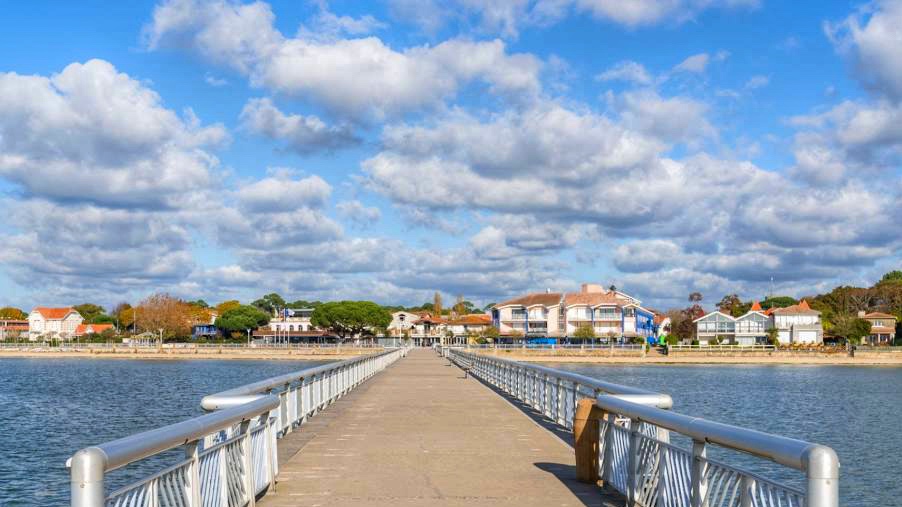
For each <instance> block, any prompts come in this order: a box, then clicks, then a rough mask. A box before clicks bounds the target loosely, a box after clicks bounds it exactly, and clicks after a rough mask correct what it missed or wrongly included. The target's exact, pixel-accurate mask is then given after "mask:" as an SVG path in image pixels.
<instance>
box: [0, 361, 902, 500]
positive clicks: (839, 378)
mask: <svg viewBox="0 0 902 507" xmlns="http://www.w3.org/2000/svg"><path fill="white" fill-rule="evenodd" d="M313 364H316V363H312V362H280V361H204V360H192V361H131V360H91V361H85V360H71V359H58V360H55V359H0V505H2V506H35V505H68V498H69V490H68V487H69V484H68V470H67V469H66V468H65V461H66V459H67V458H68V457H69V456H71V455H72V453H73V452H75V451H76V450H78V449H80V448H83V447H86V446H89V445H93V444H97V443H100V442H103V441H107V440H111V439H114V438H119V437H122V436H125V435H129V434H132V433H135V432H138V431H141V430H145V429H150V428H154V427H158V426H160V425H163V424H167V423H171V422H176V421H179V420H182V419H184V418H186V417H189V416H193V415H198V414H200V413H201V411H200V409H199V407H198V403H199V401H200V399H201V397H203V396H204V395H206V394H210V393H213V392H217V391H220V390H223V389H227V388H229V387H234V386H237V385H241V384H245V383H247V382H252V381H256V380H260V379H263V378H266V377H269V376H273V375H277V374H281V373H286V372H289V371H294V370H298V369H302V368H305V367H308V366H311V365H313ZM549 366H552V367H556V368H561V369H568V370H573V371H577V372H579V373H582V374H585V375H589V376H594V377H598V378H603V379H605V380H609V381H612V382H619V383H623V384H629V385H637V386H644V387H646V388H649V389H656V390H660V391H663V392H667V393H670V394H671V395H672V396H673V398H674V402H675V407H674V409H675V410H677V411H679V412H683V413H687V414H692V415H698V416H702V417H706V418H710V419H713V420H717V421H722V422H726V423H732V424H739V425H743V426H747V427H750V428H755V429H759V430H763V431H769V432H774V433H778V434H782V435H786V436H792V437H796V438H802V439H805V440H810V441H814V442H818V443H822V444H825V445H829V446H831V447H833V448H834V449H836V451H837V452H838V453H839V455H840V459H841V461H842V472H841V473H842V480H841V494H842V498H843V501H842V505H844V506H848V507H864V506H877V505H879V506H893V505H896V506H902V478H900V477H899V475H900V469H902V467H900V463H902V437H900V427H899V423H900V419H902V369H898V368H864V367H855V368H852V367H822V366H817V367H814V366H810V367H809V366H792V367H781V366H596V365H576V364H556V365H549ZM461 409H462V410H464V409H465V407H462V408H461ZM177 456H178V454H177V451H176V452H174V453H173V454H172V455H170V456H164V457H163V460H168V462H169V463H171V462H172V461H173V460H174V459H176V457H177ZM729 459H730V461H729V462H730V463H736V464H741V465H743V466H747V467H749V468H751V469H753V470H755V471H757V472H759V473H765V474H769V475H771V476H773V475H774V465H769V464H767V463H763V462H762V461H761V460H749V459H748V458H744V457H743V456H736V455H733V456H730V457H729ZM159 468H161V464H160V462H149V463H148V462H144V463H142V464H141V465H139V466H129V467H126V468H125V469H123V470H120V471H116V472H114V473H113V477H112V479H111V482H112V483H113V486H117V485H123V484H126V483H128V482H129V481H130V480H133V479H134V478H136V477H141V476H145V475H147V474H149V473H150V472H152V471H156V470H158V469H159ZM776 472H777V474H778V475H779V474H780V470H779V467H778V468H777V470H776ZM783 472H784V473H786V472H787V471H785V470H784V471H783ZM787 476H788V478H789V479H790V480H791V479H798V478H800V476H801V474H800V473H795V472H789V473H787Z"/></svg>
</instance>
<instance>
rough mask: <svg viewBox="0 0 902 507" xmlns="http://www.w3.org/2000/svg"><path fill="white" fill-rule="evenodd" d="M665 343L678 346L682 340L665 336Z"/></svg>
mask: <svg viewBox="0 0 902 507" xmlns="http://www.w3.org/2000/svg"><path fill="white" fill-rule="evenodd" d="M664 343H666V344H667V345H678V344H679V343H680V339H679V338H678V337H676V336H674V335H672V334H669V335H666V336H664Z"/></svg>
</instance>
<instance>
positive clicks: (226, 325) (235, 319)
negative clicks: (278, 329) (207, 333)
mask: <svg viewBox="0 0 902 507" xmlns="http://www.w3.org/2000/svg"><path fill="white" fill-rule="evenodd" d="M268 322H269V314H268V313H266V312H264V311H263V310H261V309H260V308H257V307H256V306H251V305H241V306H238V307H237V308H232V309H230V310H228V311H226V312H225V313H223V314H222V315H220V316H219V317H217V318H216V322H215V326H216V327H217V328H219V329H222V330H223V331H226V332H228V333H234V332H243V331H245V330H247V329H251V330H254V329H257V328H258V327H260V326H264V325H266V324H267V323H268Z"/></svg>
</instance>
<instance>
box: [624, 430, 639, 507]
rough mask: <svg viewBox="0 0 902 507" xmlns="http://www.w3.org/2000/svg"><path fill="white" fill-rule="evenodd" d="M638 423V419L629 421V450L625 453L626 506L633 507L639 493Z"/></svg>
mask: <svg viewBox="0 0 902 507" xmlns="http://www.w3.org/2000/svg"><path fill="white" fill-rule="evenodd" d="M640 424H641V423H640V422H639V420H638V419H630V433H629V438H630V439H629V450H628V452H627V469H626V474H627V479H626V497H627V501H628V505H634V504H635V503H636V502H637V501H638V493H639V439H640V438H641V436H642V435H641V434H640V433H639V426H640Z"/></svg>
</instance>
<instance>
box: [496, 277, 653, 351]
mask: <svg viewBox="0 0 902 507" xmlns="http://www.w3.org/2000/svg"><path fill="white" fill-rule="evenodd" d="M640 304H641V302H640V301H639V300H638V299H636V298H634V297H632V296H630V295H628V294H625V293H623V292H620V291H617V290H616V289H615V288H613V287H611V288H610V289H605V288H604V287H602V286H601V285H597V284H590V283H584V284H582V286H581V287H580V291H579V292H569V293H560V292H551V291H546V292H544V293H533V294H527V295H525V296H520V297H517V298H514V299H511V300H508V301H504V302H502V303H498V304H497V305H495V306H494V307H493V308H492V323H493V324H494V325H495V326H496V327H498V330H499V332H500V333H501V335H502V336H505V335H507V336H511V335H517V336H525V337H527V338H530V337H554V338H565V337H570V336H573V334H574V333H575V332H576V330H577V329H579V328H580V327H582V326H590V327H592V329H593V330H594V332H595V336H596V337H599V338H609V339H624V338H632V337H643V338H646V339H647V338H653V337H654V336H655V322H654V318H655V317H654V312H652V311H651V310H648V309H645V308H643V307H642V306H640Z"/></svg>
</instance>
